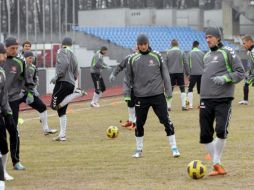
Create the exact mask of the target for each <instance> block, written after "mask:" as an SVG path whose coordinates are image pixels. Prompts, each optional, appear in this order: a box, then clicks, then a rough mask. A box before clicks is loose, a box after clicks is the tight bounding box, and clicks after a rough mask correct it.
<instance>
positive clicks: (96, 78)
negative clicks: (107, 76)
mask: <svg viewBox="0 0 254 190" xmlns="http://www.w3.org/2000/svg"><path fill="white" fill-rule="evenodd" d="M91 76H92V80H93V84H94V88H95V92H96V93H97V94H100V92H104V91H105V90H106V86H105V83H104V81H103V78H102V76H101V75H100V74H98V73H91Z"/></svg>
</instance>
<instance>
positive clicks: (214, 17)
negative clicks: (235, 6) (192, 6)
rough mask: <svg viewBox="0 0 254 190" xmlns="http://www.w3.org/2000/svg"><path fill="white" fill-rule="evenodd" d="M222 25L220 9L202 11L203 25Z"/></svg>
mask: <svg viewBox="0 0 254 190" xmlns="http://www.w3.org/2000/svg"><path fill="white" fill-rule="evenodd" d="M209 26H217V27H222V26H223V17H222V10H221V9H220V10H209V11H204V27H209Z"/></svg>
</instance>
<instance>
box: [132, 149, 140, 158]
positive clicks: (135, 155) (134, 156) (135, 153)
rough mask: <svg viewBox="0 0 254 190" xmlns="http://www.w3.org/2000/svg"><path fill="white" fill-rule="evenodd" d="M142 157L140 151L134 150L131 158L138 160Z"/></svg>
mask: <svg viewBox="0 0 254 190" xmlns="http://www.w3.org/2000/svg"><path fill="white" fill-rule="evenodd" d="M141 155H142V150H135V152H134V154H133V155H132V158H140V157H141Z"/></svg>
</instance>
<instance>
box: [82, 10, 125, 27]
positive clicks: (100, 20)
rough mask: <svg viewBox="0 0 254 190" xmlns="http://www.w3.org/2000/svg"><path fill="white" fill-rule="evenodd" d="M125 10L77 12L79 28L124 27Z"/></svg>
mask: <svg viewBox="0 0 254 190" xmlns="http://www.w3.org/2000/svg"><path fill="white" fill-rule="evenodd" d="M126 10H127V9H103V10H91V11H79V12H78V18H79V19H78V21H79V26H95V25H96V26H112V25H114V26H125V25H126V21H125V18H126V16H125V15H126Z"/></svg>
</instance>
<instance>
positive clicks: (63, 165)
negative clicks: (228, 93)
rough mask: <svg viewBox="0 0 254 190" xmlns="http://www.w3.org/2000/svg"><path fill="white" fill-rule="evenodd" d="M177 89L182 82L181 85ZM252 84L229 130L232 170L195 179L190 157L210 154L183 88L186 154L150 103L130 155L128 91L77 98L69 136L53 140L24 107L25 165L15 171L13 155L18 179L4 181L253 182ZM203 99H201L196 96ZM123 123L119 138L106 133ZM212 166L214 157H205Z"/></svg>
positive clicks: (184, 188)
mask: <svg viewBox="0 0 254 190" xmlns="http://www.w3.org/2000/svg"><path fill="white" fill-rule="evenodd" d="M175 91H176V92H178V88H176V89H175ZM253 91H254V90H253V88H252V87H251V88H250V100H249V102H250V104H249V105H248V106H243V105H238V101H239V100H240V99H241V98H242V83H241V84H239V85H238V86H237V90H236V98H235V100H234V102H233V114H232V120H231V123H230V127H229V137H228V141H227V144H226V148H225V151H224V154H223V157H222V161H223V163H224V165H225V168H226V170H227V171H228V174H227V175H226V176H216V177H209V176H205V177H204V178H203V179H200V180H192V179H191V178H189V177H188V175H187V171H186V170H187V164H188V163H189V162H190V161H191V160H194V159H199V160H203V161H204V156H205V154H206V151H205V148H204V146H203V145H201V144H199V124H198V113H199V112H198V109H194V110H191V111H188V112H182V111H180V98H179V94H175V95H174V100H173V111H172V112H170V117H171V119H172V121H173V123H174V125H175V131H176V138H177V143H178V147H179V150H180V152H181V157H180V158H173V157H172V155H171V152H170V151H169V145H168V139H167V137H166V134H165V132H164V127H163V126H162V125H161V124H160V123H159V121H158V119H157V117H156V116H155V115H154V113H153V112H152V111H151V110H152V109H151V110H150V113H149V116H148V120H147V122H146V125H145V137H144V149H143V157H142V158H140V159H134V158H132V157H131V155H132V153H133V151H134V149H135V138H134V131H130V130H128V129H124V128H122V127H120V124H119V120H123V121H124V120H126V119H127V107H126V104H125V102H124V101H123V98H122V97H115V98H107V99H103V100H102V101H101V106H102V107H101V108H99V109H92V108H90V107H89V102H82V103H78V104H71V105H70V107H69V108H70V109H69V114H68V128H67V138H68V140H67V141H66V142H53V141H52V137H53V136H44V135H43V134H42V129H41V126H40V123H39V119H38V115H37V113H36V112H35V111H26V112H22V113H21V117H22V118H23V119H24V121H25V122H24V124H23V125H21V126H20V136H21V160H22V163H23V164H24V165H25V166H26V167H27V170H25V171H14V170H13V169H12V167H11V161H10V158H9V163H8V171H9V174H11V175H12V176H13V177H15V180H14V181H11V182H6V189H7V190H95V189H96V190H109V189H110V190H112V189H113V190H114V189H115V190H125V189H126V190H130V189H131V190H141V189H142V190H143V189H144V190H168V189H170V190H216V189H223V190H228V189H230V190H231V189H232V190H233V189H241V190H245V189H248V190H251V189H254V182H253V176H254V171H252V168H253V165H254V159H253V157H254V151H253V148H254V144H253V139H254V138H253V137H254V122H253V115H254V98H253V94H254V93H253ZM195 102H196V105H197V102H198V98H197V97H195ZM49 125H50V127H52V128H57V129H58V117H57V116H56V112H53V111H51V110H50V109H49ZM110 125H115V126H119V131H120V134H119V136H118V138H116V139H113V140H112V139H108V138H107V136H106V129H107V127H108V126H110ZM204 163H205V165H206V166H207V171H208V172H210V171H211V169H212V167H211V166H212V164H211V162H209V161H204Z"/></svg>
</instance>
